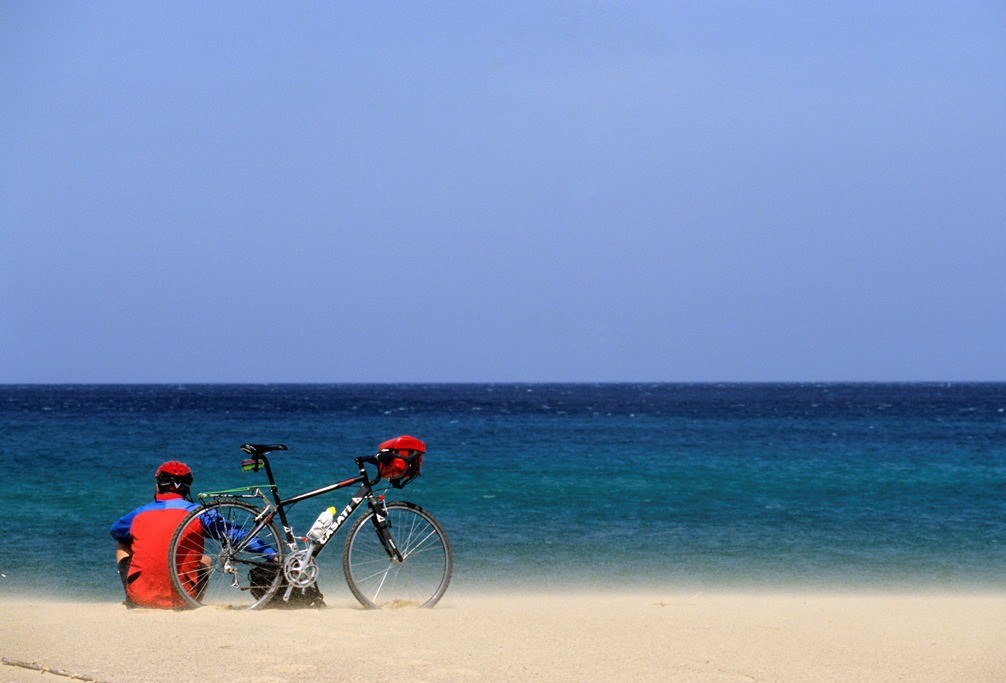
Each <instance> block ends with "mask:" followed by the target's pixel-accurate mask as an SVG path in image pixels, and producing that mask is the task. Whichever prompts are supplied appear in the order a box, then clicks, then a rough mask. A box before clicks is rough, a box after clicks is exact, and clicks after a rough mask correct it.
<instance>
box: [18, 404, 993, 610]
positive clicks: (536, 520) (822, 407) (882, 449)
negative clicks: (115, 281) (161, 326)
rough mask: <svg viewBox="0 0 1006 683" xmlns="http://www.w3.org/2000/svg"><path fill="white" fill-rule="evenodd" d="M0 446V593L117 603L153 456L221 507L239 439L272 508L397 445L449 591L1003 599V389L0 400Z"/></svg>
mask: <svg viewBox="0 0 1006 683" xmlns="http://www.w3.org/2000/svg"><path fill="white" fill-rule="evenodd" d="M0 434H2V438H0V456H2V460H0V462H2V467H3V477H2V483H0V491H2V494H3V508H2V509H3V522H2V525H3V527H2V529H0V538H2V539H3V552H2V553H0V572H2V573H3V574H5V575H6V578H0V594H22V593H25V592H30V593H40V594H48V595H54V596H72V597H83V598H87V599H101V600H105V599H117V597H118V581H117V576H116V574H115V571H114V568H113V562H112V556H113V548H114V544H113V542H112V541H111V539H110V538H109V536H108V526H109V525H110V524H111V522H112V521H113V520H114V519H115V518H116V517H118V516H119V515H121V514H123V513H125V512H126V511H128V510H130V509H131V508H132V507H134V506H136V505H139V504H140V503H142V502H145V501H147V500H149V499H150V498H151V496H152V492H153V481H152V477H153V472H154V469H155V468H156V466H157V465H158V464H159V463H160V462H161V461H163V460H165V459H182V460H185V461H186V462H187V463H189V465H191V466H192V468H193V469H194V471H195V474H196V483H195V489H196V490H208V489H220V488H228V487H232V486H240V485H246V484H251V483H256V482H261V481H262V480H263V479H262V477H261V475H256V474H245V473H242V472H241V468H240V461H241V458H242V453H241V452H240V450H239V446H240V445H241V444H242V443H245V442H260V443H264V442H270V443H274V442H280V443H285V444H286V445H287V446H289V448H290V451H289V452H287V453H283V454H278V455H277V456H276V458H275V460H274V468H275V471H276V473H277V478H278V480H279V482H280V485H281V487H282V489H283V492H284V493H286V494H293V493H295V492H299V491H302V490H306V489H309V488H314V487H316V486H319V485H322V484H325V483H329V482H332V481H336V480H339V479H342V478H344V477H348V476H351V475H352V474H353V473H354V472H353V465H352V461H351V458H352V457H353V456H356V455H365V454H370V453H372V452H374V450H375V448H376V445H377V444H378V443H379V442H380V441H382V440H384V439H387V438H390V437H392V436H395V435H398V434H412V435H415V436H418V437H420V438H422V439H424V440H425V441H426V443H427V446H428V449H429V452H428V455H427V456H426V460H425V464H424V470H423V476H422V477H421V478H420V479H419V480H417V481H416V482H414V483H413V484H411V485H410V486H409V487H407V488H406V489H405V490H404V491H402V492H400V493H398V494H397V496H398V497H400V498H404V499H407V500H412V501H414V502H416V503H419V504H420V505H422V506H424V507H426V508H427V509H429V510H430V511H431V512H433V513H434V514H435V515H436V516H437V517H438V518H439V519H440V520H441V521H442V522H443V524H444V526H445V527H446V529H447V530H448V533H449V535H450V538H451V540H452V542H453V544H454V549H455V555H456V557H455V560H456V565H455V581H454V583H453V586H452V590H465V589H478V588H485V587H492V588H521V587H528V588H532V589H536V590H541V589H545V590H552V589H555V588H556V587H560V586H567V585H572V586H591V587H602V588H604V587H618V586H621V587H628V588H644V587H647V586H652V585H655V584H656V585H660V586H664V587H668V588H671V589H675V588H680V589H681V590H702V589H706V588H709V589H714V588H723V587H728V588H737V587H741V588H743V587H749V586H754V587H787V588H792V587H796V588H801V587H806V588H812V589H820V588H825V589H828V588H847V587H853V588H865V589H874V588H880V589H892V588H893V589H905V588H908V589H912V588H922V589H927V588H995V589H1006V385H1004V384H952V385H944V384H890V385H889V384H862V385H860V384H797V385H792V384H780V385H771V384H753V385H751V384H715V385H714V384H681V385H678V384H601V385H587V384H573V385H539V384H532V385H517V384H505V385H265V386H252V385H242V386H225V385H184V386H174V385H156V386H123V385H118V386H95V385H87V386H0ZM347 497H348V496H347V495H344V494H342V492H340V493H339V494H333V495H332V496H331V497H330V498H320V499H315V500H312V501H308V502H305V503H302V504H301V505H299V506H297V507H295V508H294V515H293V522H294V525H295V527H299V530H300V531H301V532H303V531H304V530H306V528H307V526H308V525H310V523H311V521H313V519H314V517H315V516H316V515H317V514H318V512H320V511H321V510H322V509H323V508H324V507H326V506H327V505H329V504H334V505H339V504H340V503H342V502H343V501H344V500H345V499H346V498H347ZM343 533H344V532H340V536H341V535H342V534H343ZM336 541H337V542H336V543H335V544H334V545H332V546H330V547H329V548H327V549H326V552H325V554H323V555H322V560H323V562H322V572H323V575H322V580H321V582H322V588H323V589H324V590H325V591H326V592H327V593H333V594H335V595H341V594H342V593H345V594H346V595H347V596H348V590H347V589H345V585H344V581H343V579H342V576H341V565H340V554H341V539H339V538H337V539H336Z"/></svg>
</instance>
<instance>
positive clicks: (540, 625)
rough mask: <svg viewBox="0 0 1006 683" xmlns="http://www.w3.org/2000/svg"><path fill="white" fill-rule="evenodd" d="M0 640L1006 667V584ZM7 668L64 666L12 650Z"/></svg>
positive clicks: (113, 626)
mask: <svg viewBox="0 0 1006 683" xmlns="http://www.w3.org/2000/svg"><path fill="white" fill-rule="evenodd" d="M0 656H2V657H5V658H10V659H15V660H22V661H28V662H32V661H34V662H37V663H39V664H41V665H43V666H48V667H51V668H53V669H63V670H66V671H68V672H72V673H76V674H79V675H82V676H89V677H91V678H95V679H98V680H103V681H167V680H189V681H223V680H244V681H285V680H312V679H318V678H322V677H324V678H327V679H329V680H334V681H351V680H357V681H369V680H378V679H396V680H401V681H457V680H462V681H467V680H487V681H524V680H543V681H628V680H632V681H668V680H670V681H678V680H680V681H765V680H769V681H772V680H782V681H820V680H840V681H864V680H865V681H885V680H910V681H918V680H927V681H1003V680H1006V594H1003V593H993V594H986V595H977V594H976V595H813V594H807V595H803V594H790V595H775V594H759V595H755V594H736V595H725V594H698V595H694V596H689V595H675V594H670V593H668V594H662V593H659V592H655V593H653V594H635V595H613V594H607V593H596V594H584V593H577V594H573V593H571V594H565V593H555V594H550V595H532V596H519V595H513V596H511V595H482V596H478V595H453V596H452V595H451V594H450V593H448V595H447V597H446V598H444V600H443V602H442V603H441V604H440V605H439V606H438V607H436V608H435V609H433V610H415V609H400V610H383V611H377V612H368V611H364V610H361V609H360V608H359V607H358V606H356V605H355V603H351V602H350V601H349V600H346V601H336V602H335V604H330V606H329V607H328V608H327V609H325V610H319V611H311V610H306V611H272V610H270V611H261V612H230V611H223V610H216V609H211V608H204V609H200V610H196V611H192V612H161V611H148V610H126V609H125V608H124V607H122V606H120V605H114V604H92V603H60V602H33V601H29V600H17V601H13V600H6V601H0ZM0 680H3V681H29V680H30V681H39V680H43V681H52V682H54V683H58V682H59V681H61V680H63V681H69V680H70V679H68V678H62V677H57V676H55V675H52V674H40V673H39V672H37V671H28V670H25V669H19V668H15V667H12V666H8V665H2V666H0Z"/></svg>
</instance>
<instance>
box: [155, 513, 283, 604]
mask: <svg viewBox="0 0 1006 683" xmlns="http://www.w3.org/2000/svg"><path fill="white" fill-rule="evenodd" d="M260 513H261V510H259V509H257V508H255V507H252V506H250V505H247V504H245V503H237V502H225V503H214V504H211V505H208V506H206V507H204V508H199V509H197V510H194V511H193V512H192V513H190V514H189V516H188V517H186V518H185V519H184V520H182V523H181V524H180V525H179V526H178V528H177V529H176V530H175V534H174V536H173V537H172V541H171V550H170V553H169V566H170V574H171V583H172V585H173V586H174V587H175V592H176V593H177V595H178V596H180V597H181V599H182V601H183V602H184V603H185V604H186V605H187V606H190V607H200V606H203V605H213V606H216V607H222V608H229V609H255V608H257V607H261V606H262V605H264V604H266V603H267V602H268V601H269V599H270V598H271V597H272V595H273V593H275V592H276V589H277V587H278V585H279V583H280V579H281V578H282V572H281V571H279V570H278V568H279V567H280V566H282V560H283V542H282V537H281V536H280V534H279V530H278V529H277V528H276V525H275V524H273V523H272V522H269V523H268V524H266V525H264V526H262V525H261V524H257V523H256V522H255V518H256V517H257V516H258V515H259V514H260Z"/></svg>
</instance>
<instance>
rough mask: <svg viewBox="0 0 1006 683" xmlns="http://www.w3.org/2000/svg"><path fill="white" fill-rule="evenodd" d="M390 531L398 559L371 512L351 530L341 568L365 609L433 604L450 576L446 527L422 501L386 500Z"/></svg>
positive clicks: (438, 598) (451, 556) (443, 590)
mask: <svg viewBox="0 0 1006 683" xmlns="http://www.w3.org/2000/svg"><path fill="white" fill-rule="evenodd" d="M388 521H389V523H390V528H389V533H390V535H391V537H392V539H393V540H394V543H395V545H396V546H397V547H398V549H399V551H400V552H401V553H402V556H403V558H404V559H403V561H402V562H396V561H394V560H393V559H392V558H391V557H390V556H389V554H388V551H387V550H386V549H385V547H384V545H383V544H382V542H381V539H380V537H379V536H378V531H377V527H376V525H375V524H374V513H373V512H369V513H368V514H367V515H365V516H364V517H363V518H362V519H360V520H359V521H357V523H356V525H355V526H354V527H353V529H352V530H351V531H350V533H349V537H348V538H347V539H346V546H345V548H344V550H343V560H342V564H343V570H344V571H345V573H346V582H347V583H348V584H349V589H350V590H351V591H352V592H353V595H355V596H356V598H357V600H359V601H360V604H362V605H363V606H364V607H367V608H371V609H374V608H380V607H433V605H435V604H436V603H437V601H439V600H440V598H441V597H442V596H443V594H444V592H445V591H446V590H447V586H448V584H449V583H450V580H451V569H452V564H453V555H452V553H451V546H450V543H449V542H448V541H447V536H446V534H445V533H444V530H443V527H441V526H440V524H439V522H437V520H436V519H434V518H433V516H432V515H430V514H429V513H428V512H426V511H425V510H423V509H422V508H420V507H419V506H418V505H413V504H412V503H405V502H394V503H389V504H388Z"/></svg>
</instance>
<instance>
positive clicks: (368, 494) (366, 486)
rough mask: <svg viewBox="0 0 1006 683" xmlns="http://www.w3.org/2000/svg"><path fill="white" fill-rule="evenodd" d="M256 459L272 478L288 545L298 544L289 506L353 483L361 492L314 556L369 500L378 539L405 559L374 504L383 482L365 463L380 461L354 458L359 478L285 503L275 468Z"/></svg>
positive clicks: (314, 551) (261, 457)
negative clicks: (370, 474)
mask: <svg viewBox="0 0 1006 683" xmlns="http://www.w3.org/2000/svg"><path fill="white" fill-rule="evenodd" d="M255 459H256V460H261V461H262V464H263V465H264V466H265V473H266V476H267V477H268V478H269V489H270V490H271V491H272V497H273V501H274V502H275V508H274V511H275V514H278V515H279V520H280V523H281V524H282V525H283V533H284V534H285V535H286V542H287V544H288V545H290V546H291V547H295V546H296V543H297V539H296V537H295V536H294V535H293V528H292V527H291V526H290V523H289V522H288V521H287V519H286V509H287V508H288V507H291V506H293V505H295V504H296V503H299V502H301V501H302V500H308V499H309V498H316V497H318V496H323V495H325V494H326V493H331V492H332V491H338V490H339V489H344V488H346V487H348V486H352V485H353V484H360V485H361V486H360V488H359V490H358V491H357V492H356V495H354V496H353V497H351V498H350V500H349V503H348V504H347V505H346V507H344V508H343V509H342V511H341V512H340V513H339V514H338V515H337V516H336V518H335V519H334V520H333V523H332V524H331V525H330V526H329V527H328V528H327V529H325V532H324V535H323V536H322V538H321V539H320V540H319V541H316V542H315V544H314V546H313V548H312V552H311V556H312V557H314V556H317V555H318V553H320V552H321V551H322V549H324V547H325V546H326V545H328V541H329V540H330V539H331V538H332V537H333V536H334V535H335V534H336V532H337V531H339V529H341V528H342V525H343V524H344V523H345V522H346V520H347V519H349V518H350V517H351V516H352V515H353V513H354V512H356V509H357V508H358V507H360V505H361V504H362V503H363V501H367V504H368V505H370V507H371V510H373V512H374V525H375V526H376V527H377V530H378V537H379V538H380V539H381V543H382V545H384V548H385V550H387V551H388V555H390V556H391V557H394V558H396V559H398V560H399V561H401V560H402V554H401V553H400V552H399V551H398V548H397V547H396V546H395V542H394V541H393V540H392V539H391V536H390V535H389V534H388V533H387V528H388V524H387V521H386V519H385V517H384V516H383V515H381V514H379V513H380V510H378V509H377V508H376V506H375V505H374V502H373V498H374V489H373V487H374V484H376V483H377V482H378V481H380V479H381V478H380V475H378V477H377V478H376V479H373V480H371V479H370V477H368V476H367V470H366V468H365V467H364V464H366V463H370V464H375V465H376V464H378V461H377V458H374V457H372V456H368V457H363V458H355V459H354V460H355V462H356V466H357V467H358V468H359V470H360V474H359V475H357V476H355V477H352V478H350V479H345V480H343V481H340V482H338V483H335V484H330V485H328V486H323V487H321V488H320V489H315V490H313V491H306V492H304V493H300V494H298V495H296V496H292V497H290V498H287V499H285V500H284V499H281V498H280V496H279V486H278V485H277V484H276V479H275V478H274V477H273V474H272V467H270V466H269V459H268V458H266V457H265V455H258V456H255ZM383 498H384V496H381V497H380V499H381V500H383ZM273 516H274V515H272V514H270V515H268V516H266V517H265V518H264V519H262V520H260V523H261V524H262V525H265V524H267V523H268V522H269V521H270V520H271V519H272V518H273Z"/></svg>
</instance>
